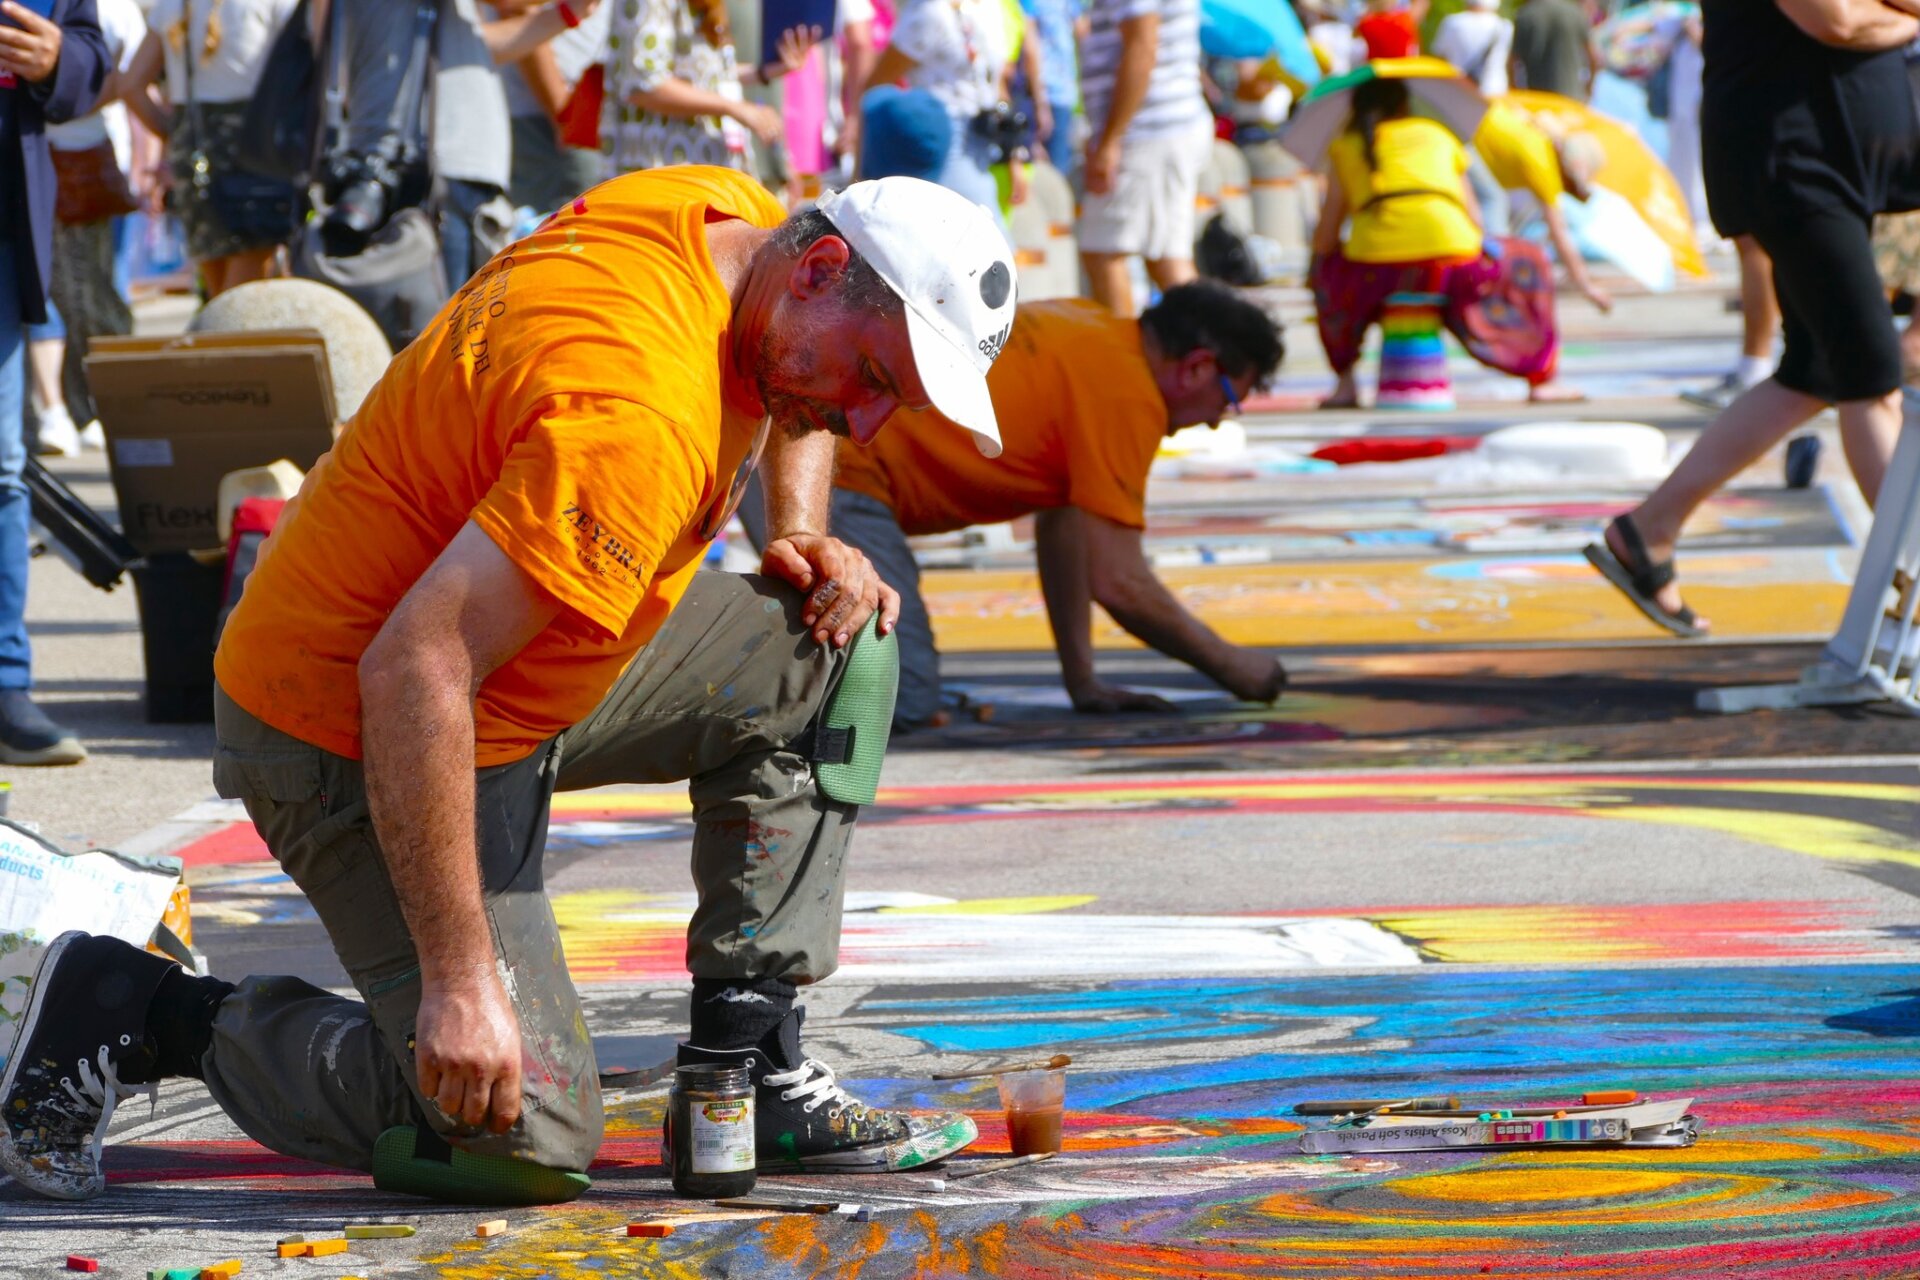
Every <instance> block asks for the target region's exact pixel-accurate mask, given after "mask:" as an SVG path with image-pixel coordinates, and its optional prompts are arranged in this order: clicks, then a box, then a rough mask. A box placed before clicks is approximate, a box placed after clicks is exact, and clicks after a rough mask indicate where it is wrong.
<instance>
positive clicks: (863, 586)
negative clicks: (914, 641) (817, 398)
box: [760, 423, 900, 645]
mask: <svg viewBox="0 0 1920 1280" xmlns="http://www.w3.org/2000/svg"><path fill="white" fill-rule="evenodd" d="M835 446H836V437H834V436H832V435H830V434H829V433H827V432H825V431H807V432H801V433H796V432H793V431H791V430H788V429H787V428H786V427H785V426H783V425H781V424H780V423H775V424H774V426H773V430H772V433H771V434H770V435H769V436H768V437H767V451H766V453H765V455H764V456H763V457H762V459H761V462H760V478H761V487H762V488H763V489H764V490H765V491H766V503H767V546H766V550H765V552H764V553H763V556H762V559H761V564H760V567H761V571H762V572H763V573H769V574H772V575H774V576H775V577H778V578H781V579H783V580H785V581H787V582H790V583H792V584H793V585H794V586H796V587H798V588H799V589H800V590H802V591H805V592H807V593H808V597H807V607H806V609H805V611H804V612H803V613H802V615H801V617H802V620H803V621H804V622H805V623H806V624H807V625H808V626H809V627H812V628H813V629H814V631H813V638H814V639H815V640H817V641H819V642H820V643H821V644H829V643H831V644H835V645H844V644H846V643H847V642H848V641H849V640H850V639H851V638H852V637H853V635H854V633H856V632H857V631H859V630H860V628H861V627H863V626H865V625H866V622H867V618H868V617H869V616H871V615H872V614H873V613H875V612H876V611H877V612H878V613H879V614H880V634H882V635H886V634H887V633H889V632H891V631H892V630H893V629H894V627H895V626H897V625H898V624H899V622H900V593H899V592H898V591H895V590H894V589H893V588H892V587H891V586H889V585H888V584H887V583H885V582H882V581H881V580H880V575H879V574H878V573H877V572H875V571H874V568H873V565H872V563H871V562H869V561H868V560H867V557H866V555H865V553H864V552H862V551H860V550H859V549H858V548H857V547H850V546H848V545H847V544H845V543H843V542H841V541H839V540H838V539H836V538H833V537H831V536H829V535H828V533H827V526H828V524H829V523H830V515H831V511H832V507H833V455H834V449H835Z"/></svg>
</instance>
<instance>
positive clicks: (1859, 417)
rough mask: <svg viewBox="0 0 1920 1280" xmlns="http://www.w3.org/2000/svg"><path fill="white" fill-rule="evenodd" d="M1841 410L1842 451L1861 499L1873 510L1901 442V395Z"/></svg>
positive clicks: (1853, 402) (1858, 402)
mask: <svg viewBox="0 0 1920 1280" xmlns="http://www.w3.org/2000/svg"><path fill="white" fill-rule="evenodd" d="M1839 409H1840V447H1841V448H1842V449H1844V450H1845V451H1846V454H1847V467H1848V469H1849V470H1851V471H1852V472H1853V479H1854V483H1855V484H1858V485H1859V486H1860V496H1861V497H1863V498H1865V499H1866V500H1867V505H1868V506H1873V505H1874V504H1875V503H1876V502H1878V501H1879V500H1880V482H1881V481H1883V480H1885V479H1886V478H1887V465H1888V464H1889V463H1891V462H1892V461H1893V446H1894V445H1895V444H1896V443H1897V442H1898V441H1899V438H1900V393H1899V392H1898V391H1895V392H1892V393H1891V394H1889V395H1887V396H1885V397H1883V398H1881V399H1879V400H1849V401H1847V402H1846V403H1845V404H1843V405H1841V406H1839Z"/></svg>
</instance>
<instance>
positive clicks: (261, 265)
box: [207, 249, 275, 298]
mask: <svg viewBox="0 0 1920 1280" xmlns="http://www.w3.org/2000/svg"><path fill="white" fill-rule="evenodd" d="M274 252H275V251H274V250H272V249H250V250H248V251H247V252H245V253H234V254H229V255H227V256H226V257H224V258H219V259H215V261H217V262H220V263H221V264H223V269H222V271H221V273H220V275H219V277H218V279H219V284H218V285H217V286H216V285H215V283H214V280H215V277H214V276H213V275H212V274H209V275H208V277H207V296H208V297H209V298H217V297H219V296H220V295H221V294H223V293H225V292H226V291H227V290H229V289H231V288H233V287H234V286H235V285H242V284H246V283H248V282H249V281H253V280H265V279H266V278H267V277H268V276H271V275H274V274H275V272H274V269H273V268H274V262H273V257H274ZM207 265H208V266H212V265H213V263H212V262H209V263H208V264H207Z"/></svg>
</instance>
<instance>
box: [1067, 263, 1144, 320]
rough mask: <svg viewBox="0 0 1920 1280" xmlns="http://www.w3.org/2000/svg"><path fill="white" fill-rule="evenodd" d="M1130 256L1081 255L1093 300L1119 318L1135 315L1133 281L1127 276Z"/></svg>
mask: <svg viewBox="0 0 1920 1280" xmlns="http://www.w3.org/2000/svg"><path fill="white" fill-rule="evenodd" d="M1128 256H1129V255H1127V254H1124V253H1083V254H1081V255H1080V265H1081V266H1082V267H1083V268H1085V269H1086V273H1087V285H1088V287H1089V288H1090V289H1091V290H1092V291H1093V300H1094V301H1095V302H1097V303H1099V304H1100V305H1101V306H1103V307H1105V308H1106V309H1107V310H1109V311H1111V312H1113V314H1115V315H1117V316H1131V315H1132V314H1133V281H1132V280H1131V279H1129V278H1128V276H1127V258H1128Z"/></svg>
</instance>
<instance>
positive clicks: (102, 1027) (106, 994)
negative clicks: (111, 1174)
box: [0, 933, 173, 1200]
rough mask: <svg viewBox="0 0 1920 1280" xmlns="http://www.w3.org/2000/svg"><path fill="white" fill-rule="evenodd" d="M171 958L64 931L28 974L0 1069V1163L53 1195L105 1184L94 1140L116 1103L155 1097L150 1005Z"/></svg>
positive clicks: (83, 1196) (90, 1193)
mask: <svg viewBox="0 0 1920 1280" xmlns="http://www.w3.org/2000/svg"><path fill="white" fill-rule="evenodd" d="M172 966H173V962H172V961H170V960H163V959H161V958H160V957H158V956H154V955H149V954H148V953H147V952H145V951H142V950H140V949H139V948H138V947H134V946H129V945H128V944H127V943H124V942H122V941H120V940H119V939H118V938H96V937H93V936H91V935H88V934H84V933H63V934H61V935H60V936H59V937H58V938H55V939H54V940H53V945H52V946H50V947H48V948H47V954H46V956H45V958H43V959H42V960H41V961H40V968H39V971H38V972H36V973H35V974H34V978H33V988H32V992H31V994H30V995H29V996H28V999H27V1012H26V1016H24V1017H23V1018H21V1020H20V1034H19V1038H18V1039H17V1040H15V1041H14V1045H13V1056H11V1057H10V1058H8V1059H7V1064H6V1065H7V1069H6V1074H5V1075H4V1076H0V1172H4V1173H6V1174H9V1175H10V1176H11V1177H12V1178H13V1180H14V1181H15V1182H17V1183H19V1184H20V1185H21V1186H23V1187H25V1188H26V1189H27V1190H29V1191H35V1192H38V1193H39V1194H41V1195H43V1196H51V1197H52V1198H53V1199H55V1200H88V1199H91V1198H93V1197H94V1196H97V1195H99V1194H100V1193H101V1192H102V1191H104V1190H106V1186H107V1179H106V1175H105V1174H103V1173H102V1172H101V1170H100V1144H101V1141H102V1140H103V1139H104V1138H105V1137H106V1136H107V1126H108V1125H109V1124H111V1123H112V1121H113V1109H114V1108H115V1107H116V1106H117V1105H119V1103H120V1102H121V1101H122V1100H123V1099H126V1098H130V1097H132V1096H134V1095H135V1094H136V1093H146V1094H147V1095H148V1096H150V1097H151V1096H152V1093H153V1088H152V1086H151V1085H145V1087H136V1086H139V1085H143V1084H144V1082H146V1081H148V1080H150V1079H151V1078H152V1075H153V1067H154V1055H153V1051H152V1049H151V1047H150V1046H149V1044H148V1042H147V1036H146V1018H147V1006H148V1005H149V1004H150V1003H151V1002H152V1000H153V994H154V992H155V991H156V990H158V988H159V986H160V980H161V979H162V978H164V977H166V975H167V971H168V970H169V969H170V968H172Z"/></svg>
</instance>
